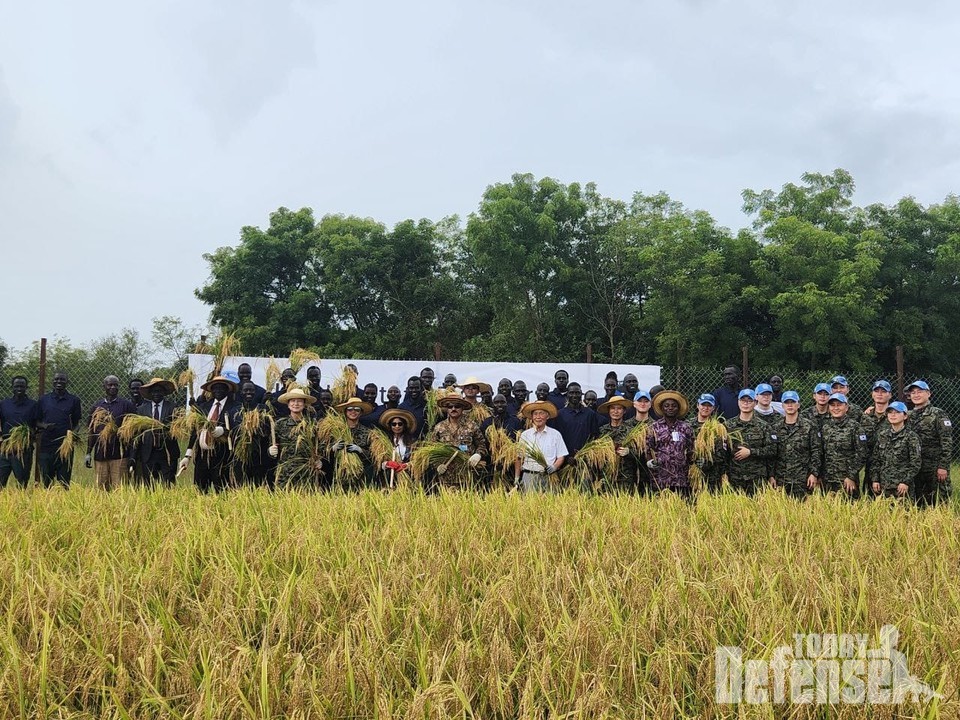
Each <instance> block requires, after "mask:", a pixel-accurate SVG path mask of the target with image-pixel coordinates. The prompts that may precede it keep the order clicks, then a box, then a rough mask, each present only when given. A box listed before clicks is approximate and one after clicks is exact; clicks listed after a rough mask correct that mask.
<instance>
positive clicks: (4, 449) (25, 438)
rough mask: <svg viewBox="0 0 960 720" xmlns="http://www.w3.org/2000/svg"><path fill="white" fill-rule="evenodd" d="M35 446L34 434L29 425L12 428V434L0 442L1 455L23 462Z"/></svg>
mask: <svg viewBox="0 0 960 720" xmlns="http://www.w3.org/2000/svg"><path fill="white" fill-rule="evenodd" d="M32 445H33V433H32V432H31V431H30V426H29V425H16V426H15V427H13V428H11V430H10V434H9V435H8V436H7V437H6V438H4V439H3V441H2V442H0V455H6V456H8V457H15V458H17V460H19V461H20V462H23V460H24V458H25V457H26V455H27V451H29V450H30V448H31V446H32Z"/></svg>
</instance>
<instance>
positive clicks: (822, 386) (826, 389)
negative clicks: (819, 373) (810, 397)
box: [813, 383, 830, 395]
mask: <svg viewBox="0 0 960 720" xmlns="http://www.w3.org/2000/svg"><path fill="white" fill-rule="evenodd" d="M819 392H825V393H829V392H830V386H829V385H828V384H827V383H817V386H816V387H815V388H814V389H813V393H814V395H816V394H817V393H819Z"/></svg>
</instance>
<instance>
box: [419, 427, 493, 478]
mask: <svg viewBox="0 0 960 720" xmlns="http://www.w3.org/2000/svg"><path fill="white" fill-rule="evenodd" d="M429 439H430V440H432V441H434V442H441V443H444V444H445V445H449V446H450V447H452V448H453V447H455V448H458V449H460V451H462V452H464V453H466V454H467V455H473V454H475V453H479V455H480V457H481V458H483V459H486V457H487V456H488V454H489V451H488V450H487V438H486V436H485V435H484V434H483V431H482V430H480V424H479V423H477V422H476V421H474V420H472V419H471V418H469V417H464V418H463V419H461V420H460V422H455V421H453V420H441V421H440V422H438V423H437V424H436V425H434V426H433V430H431V431H430V436H429ZM447 475H448V477H449V475H450V473H447ZM441 477H442V476H437V478H435V479H434V480H433V482H432V483H429V484H430V485H431V487H428V489H429V490H433V489H435V488H434V487H433V486H432V485H435V484H438V483H439V481H440V480H441ZM448 482H449V481H448ZM481 482H482V480H481Z"/></svg>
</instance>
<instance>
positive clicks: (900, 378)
mask: <svg viewBox="0 0 960 720" xmlns="http://www.w3.org/2000/svg"><path fill="white" fill-rule="evenodd" d="M903 383H904V377H903V345H897V400H903Z"/></svg>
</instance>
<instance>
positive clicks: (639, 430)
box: [620, 420, 651, 457]
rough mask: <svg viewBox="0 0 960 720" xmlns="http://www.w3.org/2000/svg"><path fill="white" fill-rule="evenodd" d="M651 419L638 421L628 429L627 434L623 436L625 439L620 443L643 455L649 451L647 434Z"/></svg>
mask: <svg viewBox="0 0 960 720" xmlns="http://www.w3.org/2000/svg"><path fill="white" fill-rule="evenodd" d="M650 425H651V423H650V421H649V420H642V421H640V422H638V423H636V424H635V425H634V426H633V427H632V428H630V430H628V431H627V434H626V435H625V436H624V437H623V441H622V442H621V443H620V445H621V446H622V447H625V448H629V449H630V450H632V451H633V452H634V453H635V454H636V455H639V456H640V457H643V455H644V454H645V453H646V452H647V434H648V433H649V431H650Z"/></svg>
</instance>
